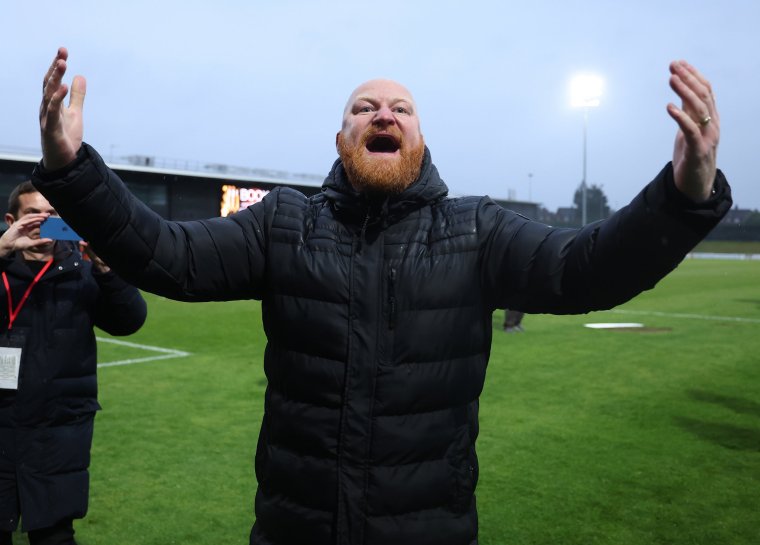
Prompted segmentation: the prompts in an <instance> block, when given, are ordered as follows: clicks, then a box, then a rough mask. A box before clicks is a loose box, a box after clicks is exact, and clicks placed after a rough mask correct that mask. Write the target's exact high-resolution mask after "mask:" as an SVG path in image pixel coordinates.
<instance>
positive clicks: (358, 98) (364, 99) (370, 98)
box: [352, 95, 415, 111]
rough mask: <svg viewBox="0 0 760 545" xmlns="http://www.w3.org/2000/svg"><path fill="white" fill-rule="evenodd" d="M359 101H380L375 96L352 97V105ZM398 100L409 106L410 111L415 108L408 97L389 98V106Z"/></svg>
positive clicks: (374, 102) (373, 102) (371, 102)
mask: <svg viewBox="0 0 760 545" xmlns="http://www.w3.org/2000/svg"><path fill="white" fill-rule="evenodd" d="M361 101H365V102H369V103H370V104H377V103H378V102H380V101H379V100H377V99H376V98H373V97H370V96H364V95H360V96H357V97H356V98H355V99H354V102H353V104H352V106H353V105H355V104H356V103H357V102H361ZM399 102H405V103H406V104H408V105H409V106H410V107H411V109H412V111H414V108H415V106H414V102H413V101H412V100H411V99H410V98H404V97H396V98H393V99H391V100H390V104H391V106H393V105H395V104H398V103H399Z"/></svg>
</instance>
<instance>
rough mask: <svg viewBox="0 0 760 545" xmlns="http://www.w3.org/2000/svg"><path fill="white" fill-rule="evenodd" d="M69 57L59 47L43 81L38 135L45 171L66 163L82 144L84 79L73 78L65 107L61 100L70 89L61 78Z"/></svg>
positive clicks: (72, 158) (79, 77)
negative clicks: (40, 138) (67, 103)
mask: <svg viewBox="0 0 760 545" xmlns="http://www.w3.org/2000/svg"><path fill="white" fill-rule="evenodd" d="M68 57H69V52H68V51H67V50H66V48H65V47H61V48H59V49H58V54H57V55H56V56H55V59H54V60H53V64H51V65H50V68H49V69H48V71H47V74H45V79H44V81H43V82H42V104H41V105H40V134H41V137H42V163H43V165H44V167H45V168H46V169H47V170H56V169H59V168H61V167H64V166H66V165H67V164H69V163H70V162H71V161H73V160H74V159H75V158H76V155H77V151H79V148H80V147H81V146H82V131H83V126H82V106H83V104H84V95H85V93H86V91H87V82H86V81H85V79H84V78H83V77H82V76H76V77H74V80H73V81H72V82H71V97H70V98H69V105H68V107H66V106H65V105H64V104H63V99H64V98H66V95H67V94H68V92H69V88H68V86H67V85H66V84H65V83H62V80H63V75H64V74H65V73H66V59H68Z"/></svg>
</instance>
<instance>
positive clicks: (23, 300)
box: [3, 257, 53, 331]
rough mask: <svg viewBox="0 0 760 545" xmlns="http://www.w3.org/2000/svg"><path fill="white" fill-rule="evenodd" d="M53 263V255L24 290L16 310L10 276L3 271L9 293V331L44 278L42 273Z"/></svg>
mask: <svg viewBox="0 0 760 545" xmlns="http://www.w3.org/2000/svg"><path fill="white" fill-rule="evenodd" d="M52 264H53V258H52V257H51V258H50V260H49V261H48V262H47V263H45V266H44V267H42V270H41V271H40V272H38V273H37V276H35V277H34V280H32V283H31V284H29V287H28V288H26V291H25V292H24V296H23V297H22V298H21V301H19V302H18V306H17V307H16V310H15V311H14V310H13V298H12V296H11V287H10V285H9V284H8V277H7V276H6V275H5V271H3V284H5V293H7V294H8V331H10V330H11V328H12V327H13V320H15V319H16V316H18V313H19V312H20V311H21V307H23V306H24V303H26V300H27V299H28V298H29V294H30V293H32V288H33V287H34V286H35V285H36V284H37V282H39V281H40V278H42V275H43V274H45V272H46V271H47V270H48V269H49V268H50V265H52Z"/></svg>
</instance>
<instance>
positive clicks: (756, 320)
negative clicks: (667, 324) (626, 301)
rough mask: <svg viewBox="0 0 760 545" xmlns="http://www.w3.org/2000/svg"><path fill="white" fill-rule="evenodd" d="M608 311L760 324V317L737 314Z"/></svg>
mask: <svg viewBox="0 0 760 545" xmlns="http://www.w3.org/2000/svg"><path fill="white" fill-rule="evenodd" d="M606 312H614V313H616V314H635V315H639V316H664V317H666V318H687V319H690V320H713V321H716V322H745V323H748V324H760V318H741V317H737V316H709V315H706V314H686V313H681V312H659V311H656V310H626V309H622V308H615V309H611V310H608V311H606Z"/></svg>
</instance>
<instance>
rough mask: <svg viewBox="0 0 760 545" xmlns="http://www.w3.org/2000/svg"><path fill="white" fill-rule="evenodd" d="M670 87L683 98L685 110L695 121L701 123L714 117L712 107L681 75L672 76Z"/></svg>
mask: <svg viewBox="0 0 760 545" xmlns="http://www.w3.org/2000/svg"><path fill="white" fill-rule="evenodd" d="M670 87H671V89H673V91H674V92H675V93H676V94H677V95H678V96H679V97H680V98H681V101H682V103H683V104H682V107H683V110H685V111H686V112H687V113H688V114H689V115H690V116H691V117H692V119H693V120H694V121H699V120H702V119H705V118H707V117H711V116H712V112H711V109H710V105H709V104H707V103H705V101H704V100H702V99H701V98H700V97H699V96H698V95H697V93H696V92H695V91H694V89H692V87H690V86H689V85H688V84H687V83H686V82H685V81H684V80H683V78H681V76H680V75H679V74H674V75H672V76H670Z"/></svg>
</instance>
